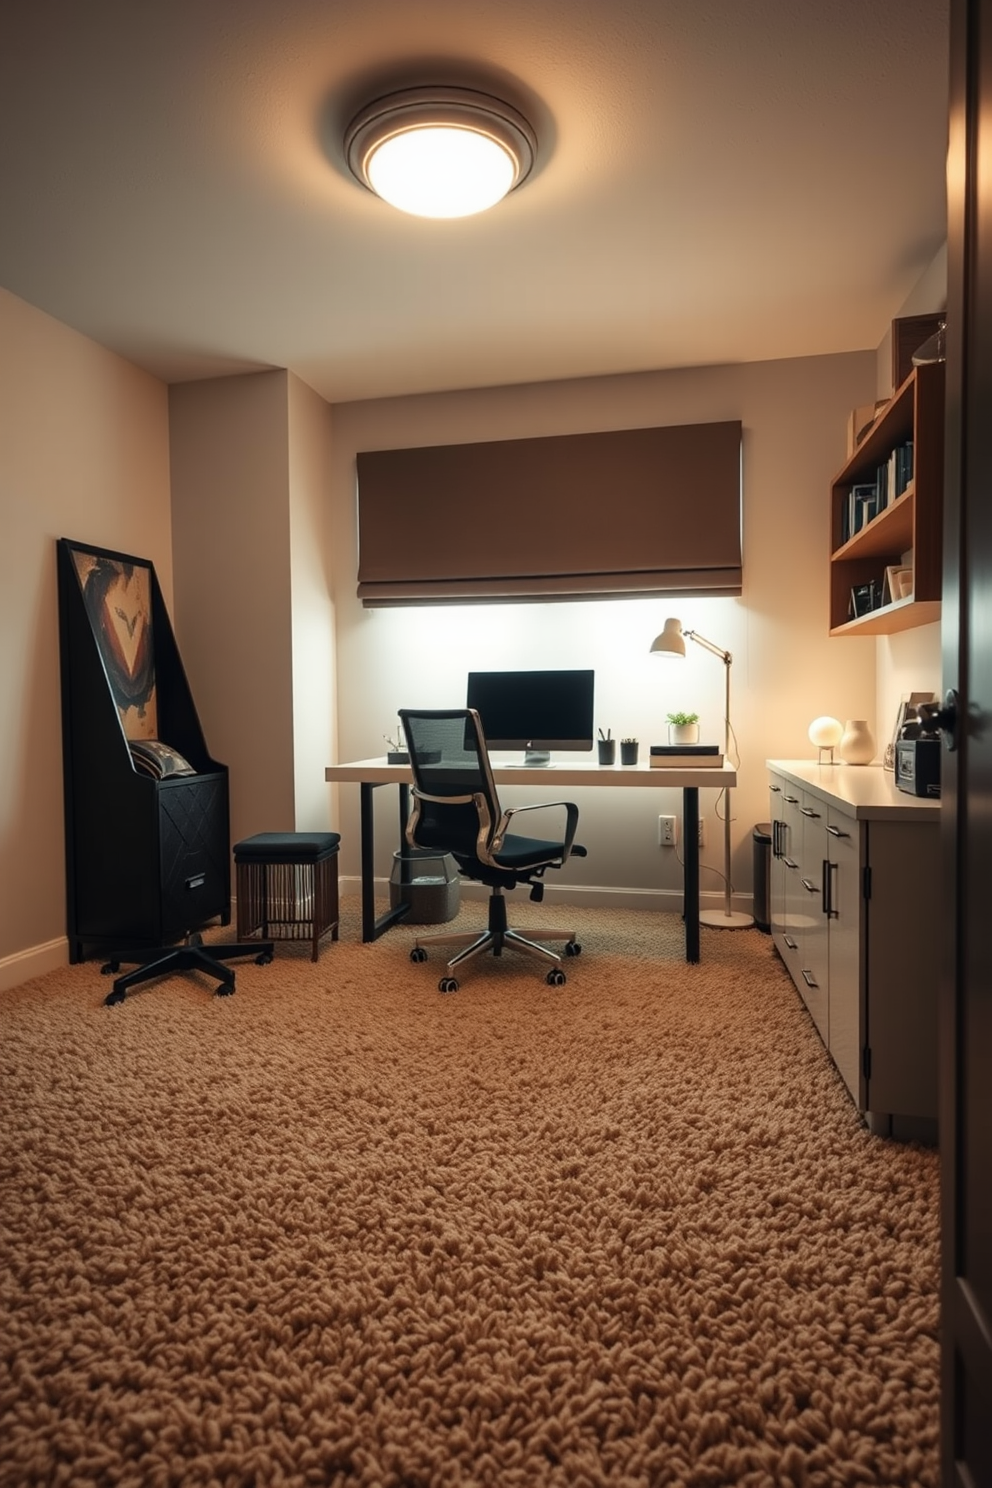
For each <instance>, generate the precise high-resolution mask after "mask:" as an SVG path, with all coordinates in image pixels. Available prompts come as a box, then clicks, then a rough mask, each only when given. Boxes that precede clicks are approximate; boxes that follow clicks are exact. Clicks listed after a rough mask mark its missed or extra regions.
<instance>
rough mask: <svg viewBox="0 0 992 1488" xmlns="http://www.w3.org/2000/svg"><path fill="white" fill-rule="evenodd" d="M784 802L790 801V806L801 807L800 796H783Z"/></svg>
mask: <svg viewBox="0 0 992 1488" xmlns="http://www.w3.org/2000/svg"><path fill="white" fill-rule="evenodd" d="M782 800H783V801H788V803H789V805H790V806H798V805H799V797H798V796H783V797H782Z"/></svg>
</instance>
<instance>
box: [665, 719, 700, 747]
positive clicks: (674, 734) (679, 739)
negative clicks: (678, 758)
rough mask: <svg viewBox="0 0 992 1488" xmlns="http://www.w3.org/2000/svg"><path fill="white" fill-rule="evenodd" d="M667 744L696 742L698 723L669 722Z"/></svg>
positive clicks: (697, 739) (697, 740)
mask: <svg viewBox="0 0 992 1488" xmlns="http://www.w3.org/2000/svg"><path fill="white" fill-rule="evenodd" d="M668 742H669V744H698V743H699V724H698V723H670V724H669V725H668Z"/></svg>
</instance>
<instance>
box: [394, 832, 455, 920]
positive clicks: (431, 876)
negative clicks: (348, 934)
mask: <svg viewBox="0 0 992 1488" xmlns="http://www.w3.org/2000/svg"><path fill="white" fill-rule="evenodd" d="M459 887H460V880H459V878H458V865H457V864H456V863H455V860H454V858H453V857H452V856H451V854H450V853H436V852H430V851H429V850H427V849H424V848H419V849H415V850H414V851H413V852H412V853H411V851H410V849H409V848H407V850H406V852H405V853H403V852H396V853H393V867H392V872H391V873H390V875H389V903H390V905H391V907H392V908H393V909H395V908H396V907H397V905H400V904H409V906H410V908H409V910H408V911H407V913H406V914H405V915H404V916H403V923H404V924H405V925H443V924H444V923H445V921H446V920H453V919H454V918H455V916H456V915H457V913H458V906H459Z"/></svg>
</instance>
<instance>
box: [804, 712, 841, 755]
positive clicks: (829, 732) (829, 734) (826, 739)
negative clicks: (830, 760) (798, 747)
mask: <svg viewBox="0 0 992 1488" xmlns="http://www.w3.org/2000/svg"><path fill="white" fill-rule="evenodd" d="M843 732H844V726H843V724H842V723H841V722H840V719H838V718H830V717H828V716H827V715H824V716H823V717H822V718H814V719H813V722H812V723H811V724H810V726H809V742H810V743H811V744H815V745H816V747H817V749H833V747H834V745H836V744H839V743H840V739H841V735H842V734H843Z"/></svg>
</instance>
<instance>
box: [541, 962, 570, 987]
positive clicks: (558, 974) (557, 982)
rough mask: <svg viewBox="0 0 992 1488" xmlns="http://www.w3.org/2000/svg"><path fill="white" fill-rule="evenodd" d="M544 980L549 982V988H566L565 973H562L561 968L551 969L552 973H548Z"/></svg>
mask: <svg viewBox="0 0 992 1488" xmlns="http://www.w3.org/2000/svg"><path fill="white" fill-rule="evenodd" d="M544 980H545V981H546V982H547V984H548V986H549V987H564V985H565V973H564V972H563V971H562V969H561V967H560V966H555V967H553V968H552V969H551V971H549V972H548V974H547V976H546V977H545V978H544Z"/></svg>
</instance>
